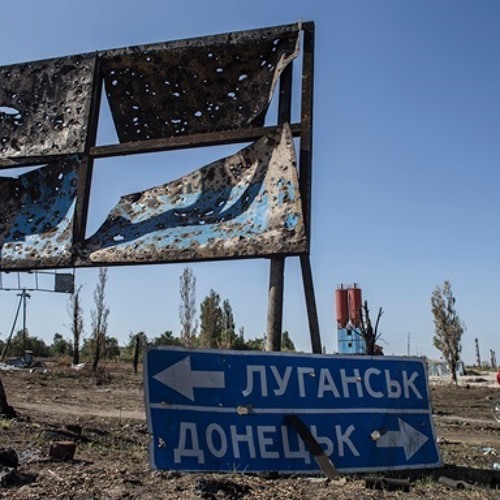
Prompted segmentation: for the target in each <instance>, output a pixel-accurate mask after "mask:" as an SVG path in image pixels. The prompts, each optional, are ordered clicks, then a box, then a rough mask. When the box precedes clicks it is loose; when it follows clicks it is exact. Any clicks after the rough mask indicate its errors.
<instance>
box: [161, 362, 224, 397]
mask: <svg viewBox="0 0 500 500" xmlns="http://www.w3.org/2000/svg"><path fill="white" fill-rule="evenodd" d="M153 378H154V379H156V380H158V382H161V383H162V384H165V385H166V386H168V387H170V388H171V389H173V390H174V391H177V392H178V393H179V394H182V395H183V396H185V397H186V398H188V399H190V400H191V401H194V391H193V389H194V388H195V387H196V388H197V389H224V387H226V385H225V381H224V372H215V371H193V370H192V369H191V356H186V357H185V358H183V359H181V360H180V361H178V362H177V363H175V364H173V365H171V366H169V367H168V368H166V369H165V370H163V371H161V372H159V373H157V374H156V375H154V376H153Z"/></svg>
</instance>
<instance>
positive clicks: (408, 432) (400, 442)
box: [377, 418, 429, 460]
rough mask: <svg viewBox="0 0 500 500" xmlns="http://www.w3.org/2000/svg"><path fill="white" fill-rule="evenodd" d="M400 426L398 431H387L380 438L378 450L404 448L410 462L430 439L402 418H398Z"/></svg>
mask: <svg viewBox="0 0 500 500" xmlns="http://www.w3.org/2000/svg"><path fill="white" fill-rule="evenodd" d="M398 426H399V430H398V431H387V432H386V433H385V434H383V435H382V436H380V437H379V439H378V440H377V448H398V447H403V448H404V451H405V457H406V460H410V458H411V457H412V456H413V455H415V453H417V451H418V450H420V448H421V447H422V446H423V445H424V444H425V443H426V442H427V441H429V438H428V437H427V436H426V435H425V434H422V433H421V432H420V431H417V429H414V428H413V427H412V426H411V425H409V424H407V423H406V422H405V421H404V420H401V419H400V418H398Z"/></svg>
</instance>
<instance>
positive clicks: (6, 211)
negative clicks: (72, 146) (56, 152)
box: [0, 156, 79, 269]
mask: <svg viewBox="0 0 500 500" xmlns="http://www.w3.org/2000/svg"><path fill="white" fill-rule="evenodd" d="M78 164H79V160H78V158H77V157H75V156H71V157H67V158H66V159H65V160H63V161H61V162H58V163H53V164H49V165H47V166H44V167H41V168H38V169H36V170H33V171H31V172H28V173H25V174H22V175H20V176H19V177H17V178H8V177H1V178H0V199H1V200H2V213H1V215H0V268H1V269H36V268H43V267H63V266H68V265H70V264H71V255H72V252H71V246H72V231H73V211H74V205H75V198H76V185H77V169H78Z"/></svg>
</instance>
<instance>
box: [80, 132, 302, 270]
mask: <svg viewBox="0 0 500 500" xmlns="http://www.w3.org/2000/svg"><path fill="white" fill-rule="evenodd" d="M295 165H296V161H295V153H294V149H293V140H292V136H291V132H290V128H289V126H288V125H286V126H284V127H282V128H280V129H278V130H277V131H275V132H272V133H270V134H269V135H267V136H264V137H263V138H261V139H260V140H258V141H257V142H255V143H254V144H252V145H250V146H248V147H247V148H245V149H243V150H241V151H239V152H238V153H236V154H234V155H232V156H229V157H227V158H224V159H222V160H219V161H216V162H214V163H212V164H210V165H207V166H205V167H203V168H201V169H199V170H197V171H195V172H193V173H191V174H189V175H186V176H184V177H182V178H180V179H177V180H175V181H173V182H170V183H168V184H164V185H162V186H157V187H154V188H151V189H148V190H146V191H143V192H139V193H134V194H130V195H126V196H123V197H122V198H121V199H120V201H119V203H118V204H117V205H116V207H115V208H114V209H113V210H112V211H111V212H110V213H109V215H108V217H107V218H106V220H105V221H104V223H103V224H102V226H101V227H100V228H99V229H98V230H97V232H96V233H95V234H94V235H92V236H91V237H90V238H89V239H88V240H86V241H85V242H84V244H83V245H82V246H81V247H79V248H78V255H79V263H80V264H87V263H91V264H92V265H95V264H103V265H105V264H109V263H115V262H117V263H118V262H133V263H143V262H175V261H180V260H206V259H213V258H224V257H254V256H265V255H274V254H297V253H301V252H303V251H305V249H306V236H305V232H304V226H303V215H302V207H301V202H300V195H299V189H298V177H297V169H296V166H295Z"/></svg>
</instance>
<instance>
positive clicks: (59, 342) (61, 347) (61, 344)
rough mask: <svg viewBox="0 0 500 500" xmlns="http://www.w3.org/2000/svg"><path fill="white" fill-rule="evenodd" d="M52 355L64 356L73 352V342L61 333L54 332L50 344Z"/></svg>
mask: <svg viewBox="0 0 500 500" xmlns="http://www.w3.org/2000/svg"><path fill="white" fill-rule="evenodd" d="M50 351H51V354H52V356H64V355H67V354H68V355H71V354H72V346H71V342H68V341H67V340H66V339H65V338H64V337H63V336H62V335H61V334H60V333H54V338H53V339H52V344H51V346H50Z"/></svg>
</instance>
